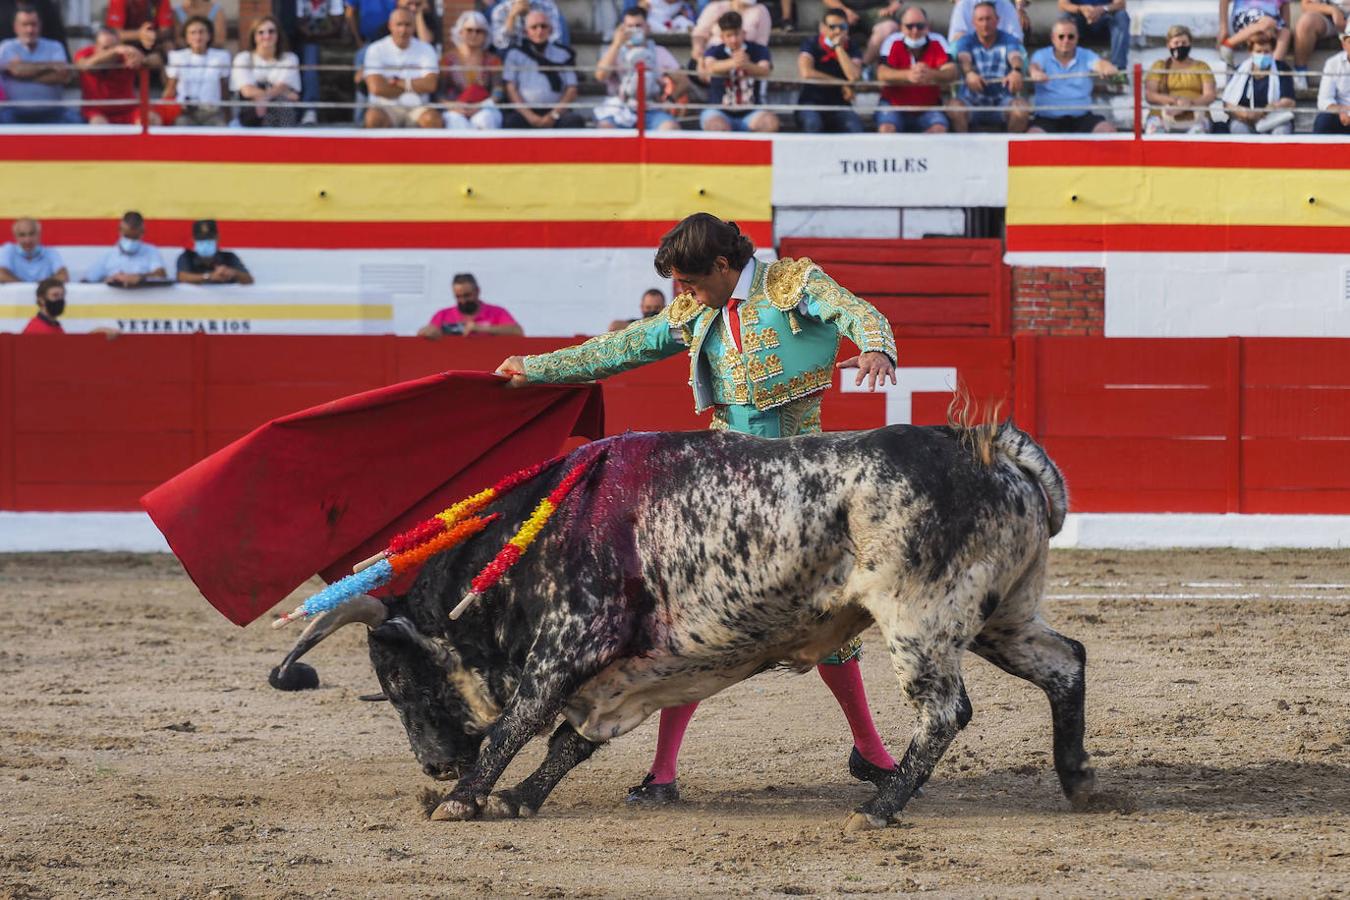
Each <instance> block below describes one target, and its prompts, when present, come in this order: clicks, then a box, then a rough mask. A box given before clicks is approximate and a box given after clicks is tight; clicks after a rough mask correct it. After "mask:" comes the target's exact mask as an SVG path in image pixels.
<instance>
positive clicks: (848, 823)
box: [844, 812, 886, 834]
mask: <svg viewBox="0 0 1350 900" xmlns="http://www.w3.org/2000/svg"><path fill="white" fill-rule="evenodd" d="M885 827H886V820H885V819H882V818H880V817H878V816H873V815H868V814H867V813H865V812H852V813H849V817H848V818H847V819H846V820H844V834H854V833H855V832H859V831H873V830H875V829H877V828H885Z"/></svg>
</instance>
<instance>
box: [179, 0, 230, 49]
mask: <svg viewBox="0 0 1350 900" xmlns="http://www.w3.org/2000/svg"><path fill="white" fill-rule="evenodd" d="M193 16H197V17H199V18H203V19H205V20H206V21H208V22H210V23H211V43H212V44H215V45H216V46H217V47H224V46H225V45H226V44H227V43H229V40H230V29H229V23H228V22H226V20H225V7H224V5H223V4H221V3H217V2H216V0H178V3H177V5H176V6H174V7H173V17H174V20H175V21H176V22H177V23H178V29H179V31H180V32H181V31H182V29H183V28H184V27H185V26H186V25H187V22H188V19H191V18H192V17H193ZM179 46H180V47H186V46H187V44H186V42H184V43H180V44H179Z"/></svg>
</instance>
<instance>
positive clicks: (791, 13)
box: [768, 0, 797, 32]
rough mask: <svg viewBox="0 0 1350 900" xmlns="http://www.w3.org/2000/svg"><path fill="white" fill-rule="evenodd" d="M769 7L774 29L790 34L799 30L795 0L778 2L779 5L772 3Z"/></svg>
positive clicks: (779, 0)
mask: <svg viewBox="0 0 1350 900" xmlns="http://www.w3.org/2000/svg"><path fill="white" fill-rule="evenodd" d="M768 5H769V12H770V13H771V14H772V17H773V27H774V28H777V29H779V30H780V31H789V32H791V31H796V30H797V7H796V4H795V3H794V2H793V0H778V2H777V3H773V2H770V3H769V4H768Z"/></svg>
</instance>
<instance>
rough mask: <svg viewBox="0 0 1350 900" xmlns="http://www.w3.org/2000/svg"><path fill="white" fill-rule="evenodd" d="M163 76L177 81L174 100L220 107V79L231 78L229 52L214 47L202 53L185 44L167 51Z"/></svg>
mask: <svg viewBox="0 0 1350 900" xmlns="http://www.w3.org/2000/svg"><path fill="white" fill-rule="evenodd" d="M164 75H165V76H166V77H168V78H172V79H173V80H174V81H176V82H177V83H178V93H177V94H175V95H174V99H175V100H177V101H178V102H179V103H182V104H196V105H199V106H219V105H220V101H221V99H222V98H221V96H220V82H221V79H223V78H229V77H230V54H229V53H227V52H226V51H224V50H217V49H216V48H214V47H208V48H207V49H206V52H205V53H204V54H202V55H201V56H198V55H197V54H195V53H193V52H192V50H191V49H190V48H188V47H184V48H183V49H182V50H170V51H169V64H168V65H167V66H165V67H164Z"/></svg>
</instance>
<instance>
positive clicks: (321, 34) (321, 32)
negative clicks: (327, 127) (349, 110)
mask: <svg viewBox="0 0 1350 900" xmlns="http://www.w3.org/2000/svg"><path fill="white" fill-rule="evenodd" d="M344 9H345V7H344V5H343V2H342V0H275V2H274V3H273V12H274V14H275V15H276V17H277V19H278V20H279V21H280V22H281V23H282V28H283V29H284V30H285V32H286V38H287V40H288V41H289V42H290V45H291V46H292V47H294V48H295V53H296V55H297V56H298V57H299V59H300V102H301V103H302V104H304V105H305V109H304V112H303V113H302V114H301V115H300V124H301V125H317V124H318V123H319V111H318V110H317V109H315V108H314V106H313V104H315V103H318V102H319V86H320V83H321V75H320V73H319V71H318V69H316V68H315V66H318V65H319V64H320V63H321V62H322V59H323V57H322V54H323V48H324V46H326V45H330V44H342V45H346V44H347V42H348V40H349V38H351V37H352V36H351V35H350V34H349V33H348V31H347V21H346V18H345V17H344V13H343V10H344Z"/></svg>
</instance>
